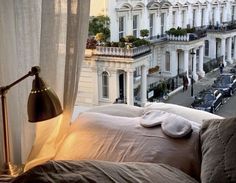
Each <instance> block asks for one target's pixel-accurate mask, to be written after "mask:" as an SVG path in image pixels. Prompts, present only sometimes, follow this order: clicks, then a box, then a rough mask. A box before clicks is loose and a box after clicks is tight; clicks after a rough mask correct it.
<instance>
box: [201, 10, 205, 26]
mask: <svg viewBox="0 0 236 183" xmlns="http://www.w3.org/2000/svg"><path fill="white" fill-rule="evenodd" d="M204 13H205V10H204V9H202V11H201V26H203V25H204V19H205V16H204Z"/></svg>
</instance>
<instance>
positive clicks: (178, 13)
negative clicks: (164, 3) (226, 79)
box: [175, 9, 182, 27]
mask: <svg viewBox="0 0 236 183" xmlns="http://www.w3.org/2000/svg"><path fill="white" fill-rule="evenodd" d="M181 18H182V17H181V10H180V9H178V11H176V19H175V20H176V24H175V25H176V27H182V25H181Z"/></svg>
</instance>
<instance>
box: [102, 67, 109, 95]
mask: <svg viewBox="0 0 236 183" xmlns="http://www.w3.org/2000/svg"><path fill="white" fill-rule="evenodd" d="M104 81H105V82H104ZM102 98H103V99H108V98H109V73H108V72H107V71H103V72H102Z"/></svg>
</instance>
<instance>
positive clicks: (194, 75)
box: [192, 49, 198, 81]
mask: <svg viewBox="0 0 236 183" xmlns="http://www.w3.org/2000/svg"><path fill="white" fill-rule="evenodd" d="M193 52H194V53H195V54H194V55H192V56H193V58H192V59H193V60H192V64H193V65H192V69H193V70H192V75H193V79H194V80H195V81H197V80H198V75H197V51H196V49H193Z"/></svg>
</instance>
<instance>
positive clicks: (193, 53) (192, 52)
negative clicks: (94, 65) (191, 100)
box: [190, 49, 196, 97]
mask: <svg viewBox="0 0 236 183" xmlns="http://www.w3.org/2000/svg"><path fill="white" fill-rule="evenodd" d="M190 54H191V55H192V75H191V97H193V57H194V55H195V54H196V53H195V52H194V50H193V49H192V51H191V53H190Z"/></svg>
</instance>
